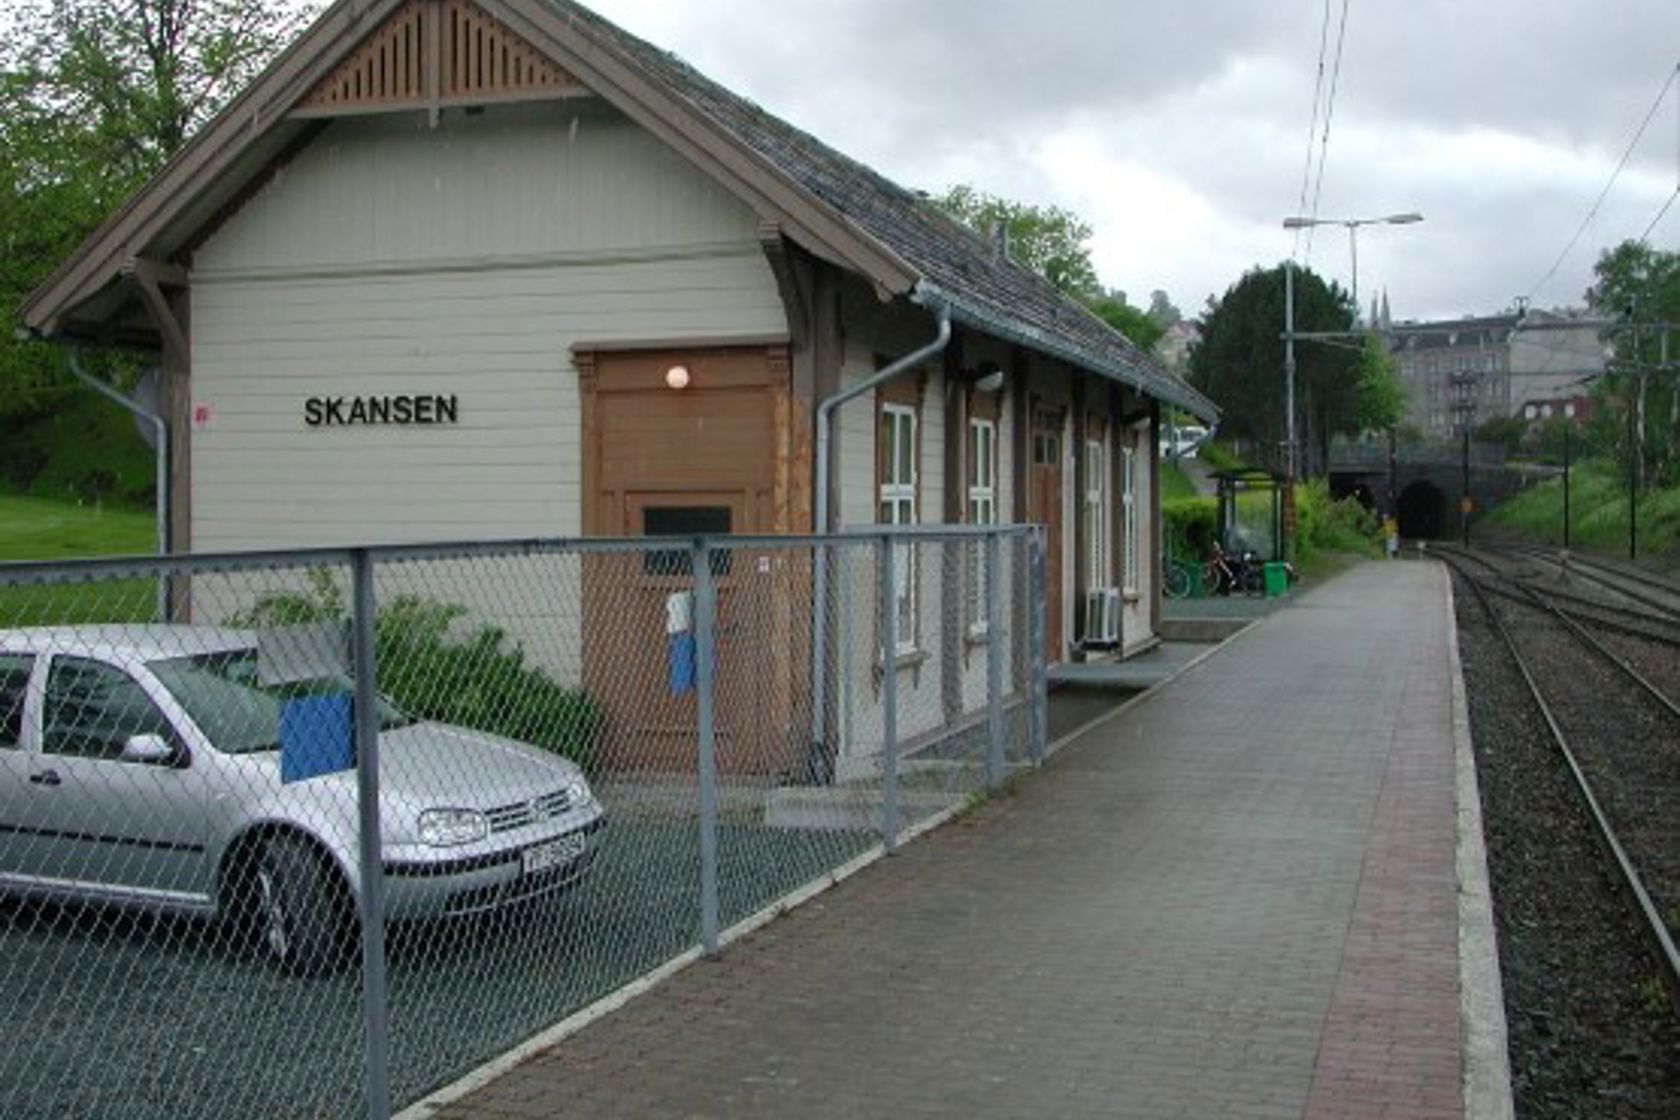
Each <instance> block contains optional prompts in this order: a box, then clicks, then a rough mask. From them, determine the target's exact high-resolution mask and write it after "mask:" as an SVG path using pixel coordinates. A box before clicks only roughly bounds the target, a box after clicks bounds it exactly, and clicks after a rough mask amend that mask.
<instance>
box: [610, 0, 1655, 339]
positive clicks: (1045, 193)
mask: <svg viewBox="0 0 1680 1120" xmlns="http://www.w3.org/2000/svg"><path fill="white" fill-rule="evenodd" d="M592 6H593V7H595V8H596V10H598V11H599V12H601V13H602V14H603V15H605V16H607V17H608V18H610V19H613V20H614V21H615V22H618V23H620V24H621V25H622V26H624V27H626V28H627V29H629V30H630V31H633V32H635V33H636V34H638V35H641V36H643V37H644V38H647V39H649V40H651V41H652V42H654V43H656V44H658V45H660V46H662V47H665V48H667V49H669V50H672V51H675V52H676V53H677V54H679V55H682V56H683V57H684V58H685V59H687V60H688V61H689V62H690V63H692V64H694V65H695V66H697V67H698V68H700V69H701V70H702V71H704V72H706V73H707V74H709V75H710V76H712V77H713V78H715V79H717V80H719V81H721V82H723V83H724V84H725V85H727V86H729V87H730V88H732V89H734V90H736V91H737V92H739V93H743V94H745V95H747V96H749V97H751V98H753V99H754V100H756V101H758V102H760V103H761V104H763V105H764V106H766V107H767V108H769V109H770V110H771V111H773V112H775V113H777V114H778V115H780V116H782V117H784V118H786V119H788V120H790V121H791V122H793V123H794V124H796V125H799V126H800V127H802V128H805V129H807V130H808V131H811V132H813V133H815V134H816V135H817V136H819V137H821V138H822V139H824V140H826V141H827V142H828V143H830V144H832V145H834V146H835V147H838V148H840V149H841V150H842V151H845V152H846V153H848V154H849V155H852V156H854V157H856V158H858V159H861V160H863V161H864V162H866V163H868V164H870V165H871V166H873V167H875V168H876V169H877V170H879V171H881V172H883V173H884V174H886V175H888V176H889V177H891V178H893V179H894V180H896V181H898V182H900V183H902V184H904V185H906V186H911V187H916V188H920V189H924V190H929V191H938V190H942V189H944V188H945V187H948V186H950V185H951V184H953V183H958V182H966V183H971V184H973V185H975V186H976V187H978V188H980V189H982V190H985V191H989V192H992V193H994V194H1001V195H1006V196H1009V197H1012V198H1018V199H1022V200H1026V201H1030V202H1034V203H1040V204H1047V203H1048V204H1055V205H1059V206H1064V207H1067V208H1069V209H1071V210H1073V211H1075V212H1077V213H1078V214H1080V215H1082V216H1083V217H1085V218H1086V219H1087V220H1088V221H1089V222H1090V223H1091V224H1092V225H1093V226H1094V227H1095V229H1096V236H1095V238H1094V239H1093V243H1092V248H1093V251H1094V257H1095V260H1096V264H1097V271H1098V273H1099V275H1100V276H1101V277H1102V279H1103V281H1104V282H1105V283H1106V284H1108V285H1110V286H1113V287H1118V288H1122V289H1124V290H1125V291H1126V292H1127V293H1128V295H1129V296H1130V298H1131V300H1132V302H1134V303H1138V304H1143V303H1145V302H1147V299H1148V294H1149V292H1150V291H1151V290H1153V289H1156V288H1162V289H1165V290H1166V291H1167V292H1168V293H1169V294H1170V295H1171V296H1172V298H1173V300H1174V302H1176V303H1177V304H1178V305H1179V306H1180V307H1181V308H1182V309H1183V310H1184V311H1185V312H1186V313H1193V312H1195V311H1198V310H1200V309H1201V308H1202V306H1203V304H1204V302H1205V300H1206V299H1207V297H1208V296H1209V295H1211V294H1216V293H1221V292H1223V291H1224V290H1225V289H1226V288H1227V287H1229V286H1230V284H1231V283H1232V282H1233V281H1235V280H1236V279H1237V278H1238V277H1239V276H1240V275H1241V273H1242V272H1243V271H1244V270H1245V269H1247V268H1250V267H1253V266H1254V265H1257V264H1267V265H1270V264H1274V263H1277V262H1278V261H1280V260H1282V259H1283V258H1284V257H1286V256H1287V255H1288V254H1289V253H1290V251H1291V249H1292V248H1293V247H1294V244H1295V238H1294V235H1292V234H1288V233H1285V232H1284V230H1283V229H1282V226H1281V222H1282V219H1283V217H1284V216H1286V215H1290V214H1295V213H1297V212H1300V211H1301V209H1302V207H1301V198H1302V183H1303V177H1304V173H1305V171H1306V168H1307V160H1308V150H1309V128H1310V126H1311V124H1312V119H1313V109H1314V92H1315V79H1316V77H1317V73H1318V65H1319V57H1320V54H1319V48H1320V42H1321V38H1323V37H1324V32H1325V28H1326V19H1325V16H1326V10H1327V7H1328V10H1329V22H1328V36H1327V38H1328V42H1327V43H1326V44H1325V60H1324V84H1325V87H1326V88H1327V87H1328V86H1329V84H1330V80H1331V77H1332V68H1333V65H1334V56H1335V47H1336V40H1337V33H1338V28H1339V26H1340V23H1341V19H1342V12H1343V2H1342V0H1328V4H1327V3H1326V0H1155V2H1153V3H1139V2H1122V0H1054V2H1050V3H1046V2H1042V0H1041V2H1037V3H1026V2H1022V0H981V2H974V0H966V2H961V3H959V2H956V0H920V2H914V0H822V2H818V0H594V3H593V5H592ZM1677 64H1680V0H1348V3H1347V4H1346V30H1345V35H1344V37H1343V47H1342V55H1341V67H1340V73H1339V76H1338V78H1337V82H1336V96H1335V100H1334V103H1333V109H1332V116H1331V120H1330V135H1329V145H1328V157H1327V159H1326V160H1325V161H1324V164H1323V178H1322V185H1321V188H1320V191H1319V196H1318V197H1319V202H1318V209H1317V213H1318V214H1319V215H1320V216H1322V217H1330V218H1358V217H1368V216H1374V215H1383V214H1391V213H1395V212H1401V211H1410V210H1415V211H1420V212H1422V213H1423V214H1424V215H1425V219H1426V220H1425V221H1424V222H1423V223H1422V224H1421V225H1410V226H1393V227H1379V228H1375V229H1362V230H1361V231H1360V233H1359V288H1360V293H1361V299H1362V302H1363V303H1365V304H1367V305H1368V304H1369V299H1370V295H1371V293H1373V292H1375V291H1377V290H1380V289H1383V288H1386V289H1387V290H1388V292H1389V293H1390V300H1391V304H1392V307H1393V312H1394V315H1395V317H1396V318H1434V317H1446V316H1452V315H1459V314H1468V313H1488V312H1493V311H1497V310H1499V309H1501V308H1503V307H1506V306H1509V305H1510V304H1511V303H1512V301H1513V299H1514V298H1515V297H1517V296H1528V295H1530V294H1532V295H1533V298H1534V301H1535V303H1536V304H1537V305H1539V306H1552V305H1558V304H1571V303H1578V302H1579V300H1580V297H1581V293H1582V291H1583V290H1584V289H1585V288H1586V286H1587V284H1588V282H1589V280H1590V277H1591V269H1592V263H1593V261H1594V260H1595V259H1596V257H1597V255H1598V252H1599V250H1600V248H1602V247H1604V246H1607V245H1611V244H1615V243H1617V242H1619V241H1621V240H1624V239H1626V238H1630V237H1638V236H1639V235H1640V234H1641V233H1643V232H1644V230H1645V229H1646V227H1647V226H1648V225H1650V223H1651V221H1652V219H1653V218H1655V217H1656V215H1657V213H1658V211H1659V210H1660V209H1661V207H1662V205H1663V203H1664V202H1665V201H1666V200H1668V199H1669V198H1670V196H1672V195H1673V194H1674V193H1675V191H1676V189H1677V187H1680V89H1677V88H1676V85H1680V83H1675V84H1673V85H1670V86H1669V88H1668V90H1667V93H1666V95H1664V97H1663V100H1662V103H1661V105H1660V107H1659V108H1658V110H1657V114H1656V116H1655V118H1654V119H1652V120H1651V122H1650V125H1649V127H1648V128H1647V129H1646V132H1645V135H1644V138H1643V139H1642V141H1641V142H1640V143H1639V145H1638V146H1637V147H1636V149H1635V150H1634V153H1633V157H1632V158H1631V160H1630V161H1629V162H1628V165H1627V167H1626V169H1625V170H1624V171H1623V172H1622V173H1621V175H1620V177H1619V178H1618V179H1617V181H1616V184H1615V186H1614V188H1613V189H1612V190H1611V191H1610V193H1609V195H1608V197H1607V198H1606V199H1605V200H1604V203H1603V206H1602V208H1601V209H1600V210H1599V212H1598V214H1597V216H1596V217H1595V218H1594V220H1593V221H1592V223H1591V224H1590V226H1589V227H1588V228H1587V230H1586V232H1585V233H1584V235H1583V236H1582V237H1581V239H1580V242H1579V243H1578V244H1577V245H1576V246H1575V247H1574V249H1573V250H1571V251H1570V252H1569V253H1568V254H1567V256H1565V257H1564V259H1563V261H1562V264H1561V265H1560V266H1559V267H1558V268H1557V269H1556V271H1555V272H1554V273H1552V275H1551V276H1550V277H1549V278H1546V277H1547V274H1548V272H1550V271H1551V270H1552V266H1553V263H1554V262H1555V261H1557V260H1558V258H1559V256H1560V254H1562V253H1563V251H1564V248H1565V246H1566V245H1568V244H1569V242H1570V239H1571V238H1572V237H1573V236H1574V235H1575V232H1576V230H1577V229H1578V228H1579V227H1580V226H1581V224H1582V221H1583V220H1584V219H1585V218H1586V216H1587V214H1588V211H1589V210H1590V208H1591V207H1592V205H1593V203H1594V201H1595V200H1596V199H1597V198H1598V196H1599V194H1600V192H1601V191H1603V190H1604V187H1605V184H1606V183H1607V182H1608V181H1609V180H1610V176H1611V173H1612V171H1613V170H1614V169H1615V167H1616V165H1617V163H1618V162H1619V161H1620V160H1621V158H1622V155H1623V153H1624V152H1625V151H1626V150H1627V148H1628V145H1629V142H1630V141H1631V140H1632V139H1633V136H1634V134H1635V132H1636V131H1637V130H1638V129H1639V126H1640V123H1641V121H1643V120H1644V119H1645V117H1646V114H1647V113H1648V112H1650V111H1651V108H1652V106H1653V104H1654V103H1655V102H1656V101H1657V98H1658V94H1659V93H1661V92H1662V90H1663V88H1664V84H1665V82H1667V81H1668V79H1669V78H1670V76H1671V75H1672V74H1673V73H1674V72H1675V68H1676V66H1677ZM1323 127H1324V121H1323V113H1322V111H1321V112H1320V114H1319V121H1318V126H1317V130H1316V131H1315V132H1312V133H1311V144H1310V147H1311V150H1312V153H1313V159H1314V161H1315V162H1314V172H1313V174H1314V176H1316V175H1317V158H1318V153H1319V150H1320V143H1321V140H1322V131H1323ZM1307 197H1308V203H1307V209H1308V210H1310V208H1311V198H1312V190H1311V188H1310V186H1309V189H1308V192H1307ZM1651 240H1652V242H1653V243H1654V244H1656V245H1659V246H1661V247H1665V248H1676V247H1680V202H1676V204H1675V205H1674V207H1673V208H1672V209H1671V210H1670V211H1669V212H1668V214H1667V216H1666V217H1664V219H1663V220H1662V222H1661V223H1660V224H1659V225H1658V226H1657V227H1656V229H1655V230H1653V232H1652V235H1651ZM1300 253H1301V255H1302V257H1303V258H1304V259H1306V260H1307V261H1308V263H1310V264H1311V265H1312V266H1313V267H1314V268H1316V269H1318V270H1319V271H1321V272H1323V273H1325V274H1326V275H1327V276H1329V277H1331V278H1333V279H1336V280H1339V281H1340V282H1341V283H1342V284H1343V285H1344V286H1346V284H1347V283H1348V280H1349V272H1350V268H1349V256H1350V254H1349V246H1348V237H1347V233H1346V231H1345V230H1344V229H1342V228H1341V227H1332V228H1329V229H1320V230H1318V231H1316V235H1315V236H1314V237H1313V238H1312V240H1311V243H1310V245H1309V244H1308V243H1307V242H1306V241H1303V242H1302V244H1301V245H1300Z"/></svg>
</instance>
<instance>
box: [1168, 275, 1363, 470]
mask: <svg viewBox="0 0 1680 1120" xmlns="http://www.w3.org/2000/svg"><path fill="white" fill-rule="evenodd" d="M1294 273H1295V280H1294V288H1295V313H1294V323H1295V330H1296V331H1297V332H1301V331H1346V330H1350V329H1352V327H1353V321H1354V315H1353V304H1352V302H1351V301H1350V300H1349V298H1348V296H1347V293H1346V292H1344V291H1342V290H1341V289H1340V288H1339V287H1337V286H1336V285H1334V284H1326V283H1325V282H1324V280H1323V279H1322V278H1320V277H1319V276H1318V274H1317V273H1315V272H1313V271H1312V270H1311V269H1307V268H1296V269H1294ZM1285 279H1286V278H1285V268H1284V266H1282V265H1279V266H1278V267H1276V268H1271V269H1260V268H1255V269H1252V270H1250V271H1249V272H1247V273H1245V274H1244V275H1243V277H1242V279H1240V280H1238V281H1237V282H1236V283H1235V284H1233V285H1232V286H1231V287H1230V288H1229V289H1228V290H1227V291H1226V293H1225V295H1224V297H1223V298H1221V299H1216V300H1212V301H1210V302H1209V305H1208V310H1207V313H1206V314H1205V315H1204V316H1203V318H1202V337H1201V340H1200V341H1199V342H1197V343H1195V344H1193V345H1192V346H1191V348H1190V382H1191V384H1193V385H1195V386H1196V387H1197V388H1198V389H1200V390H1201V391H1202V392H1203V393H1205V394H1206V395H1207V396H1209V397H1210V398H1212V400H1213V402H1214V403H1215V404H1217V405H1219V407H1220V410H1221V411H1222V412H1223V414H1224V419H1223V420H1222V421H1221V424H1222V429H1223V431H1224V432H1225V433H1226V434H1227V435H1229V436H1233V437H1240V438H1246V439H1248V440H1251V441H1252V442H1253V443H1254V445H1255V446H1258V447H1262V448H1268V449H1269V448H1278V447H1281V446H1282V444H1283V442H1284V439H1285V436H1286V434H1287V430H1288V424H1287V417H1286V415H1285V411H1286V409H1285V401H1286V399H1287V392H1286V388H1285V383H1284V382H1285V377H1284V340H1283V337H1282V335H1283V330H1284V323H1285V313H1284V312H1285V291H1284V289H1285ZM1295 349H1296V373H1295V389H1296V404H1297V408H1298V409H1299V413H1300V418H1301V420H1302V421H1303V423H1301V425H1300V427H1299V429H1298V433H1297V438H1299V439H1300V440H1301V441H1302V443H1303V444H1307V443H1308V441H1309V440H1311V441H1313V442H1314V443H1316V444H1317V446H1318V448H1319V452H1320V457H1321V459H1322V458H1323V457H1324V456H1326V455H1327V453H1328V447H1329V439H1330V436H1331V435H1332V434H1333V433H1337V432H1349V433H1355V432H1357V431H1359V430H1360V428H1361V427H1362V425H1361V423H1360V415H1359V413H1360V389H1359V386H1360V377H1359V376H1358V370H1359V369H1360V363H1361V360H1362V355H1363V351H1361V350H1358V349H1349V348H1347V347H1345V346H1329V345H1324V344H1322V343H1310V342H1300V343H1297V344H1296V348H1295ZM1363 360H1365V361H1367V362H1369V361H1370V359H1363Z"/></svg>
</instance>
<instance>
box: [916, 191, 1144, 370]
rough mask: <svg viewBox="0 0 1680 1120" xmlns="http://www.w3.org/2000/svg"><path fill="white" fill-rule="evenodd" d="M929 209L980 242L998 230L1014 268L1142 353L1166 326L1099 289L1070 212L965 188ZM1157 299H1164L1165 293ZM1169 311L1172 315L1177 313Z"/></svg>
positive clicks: (1116, 293)
mask: <svg viewBox="0 0 1680 1120" xmlns="http://www.w3.org/2000/svg"><path fill="white" fill-rule="evenodd" d="M933 204H934V205H935V206H937V207H939V209H941V210H943V211H944V212H945V213H946V214H948V215H950V216H951V217H953V218H955V219H956V220H957V221H959V222H961V223H962V224H963V225H965V226H968V227H969V228H970V229H972V230H973V231H974V232H976V233H978V234H980V235H981V236H982V237H988V238H991V237H996V236H997V235H998V229H999V227H1000V226H1001V227H1002V229H1003V230H1004V232H1005V235H1006V237H1007V240H1008V249H1009V256H1010V258H1011V259H1012V260H1014V261H1015V263H1016V264H1019V265H1022V266H1023V267H1025V268H1028V269H1031V270H1032V271H1033V272H1036V273H1038V274H1039V275H1040V276H1042V277H1044V278H1045V279H1046V280H1048V281H1050V283H1051V284H1053V285H1055V287H1056V288H1057V289H1058V290H1060V291H1061V292H1062V293H1063V294H1064V295H1068V296H1072V297H1073V298H1074V299H1077V300H1079V301H1081V302H1082V303H1084V304H1085V306H1086V307H1089V308H1090V309H1091V311H1092V312H1093V313H1094V314H1095V315H1096V316H1097V317H1098V318H1099V319H1101V320H1102V321H1103V322H1105V323H1107V324H1108V325H1109V326H1111V327H1113V328H1114V329H1115V330H1117V331H1119V332H1120V333H1121V334H1123V335H1125V336H1126V338H1127V339H1129V340H1130V341H1131V342H1132V344H1133V345H1135V346H1137V347H1138V348H1139V349H1140V350H1145V351H1148V350H1153V349H1154V348H1155V343H1156V342H1158V341H1160V338H1161V334H1162V332H1163V331H1164V330H1165V329H1166V327H1167V326H1168V325H1170V324H1157V323H1156V322H1154V321H1153V319H1152V316H1150V315H1147V314H1145V313H1144V312H1142V311H1140V310H1138V309H1137V308H1135V307H1133V306H1132V305H1131V304H1130V303H1128V302H1127V301H1126V293H1125V292H1122V291H1120V290H1119V289H1112V290H1105V289H1104V288H1103V287H1102V285H1101V284H1100V283H1099V282H1098V280H1097V270H1096V267H1095V266H1094V265H1093V264H1092V263H1091V250H1090V249H1089V248H1088V247H1087V245H1086V243H1087V242H1088V241H1090V240H1091V226H1090V224H1089V223H1087V222H1086V221H1085V219H1083V218H1081V217H1080V216H1079V215H1077V214H1075V213H1073V212H1072V211H1069V210H1063V209H1062V208H1061V207H1059V206H1033V205H1031V204H1030V203H1025V202H1016V201H1014V200H1012V199H1007V198H999V197H998V196H996V195H990V194H986V193H984V192H982V191H977V190H975V189H974V188H973V187H970V186H967V185H963V184H959V185H957V186H954V187H952V188H951V189H950V190H948V191H946V192H945V193H944V194H943V195H940V196H938V197H937V198H935V199H934V200H933ZM1155 295H1156V296H1159V297H1161V299H1162V300H1165V298H1166V293H1165V292H1156V293H1155ZM1168 306H1171V304H1170V303H1169V304H1168ZM1173 311H1174V314H1175V315H1176V314H1177V309H1176V308H1174V309H1173ZM1173 321H1174V322H1176V321H1177V320H1176V319H1175V320H1173Z"/></svg>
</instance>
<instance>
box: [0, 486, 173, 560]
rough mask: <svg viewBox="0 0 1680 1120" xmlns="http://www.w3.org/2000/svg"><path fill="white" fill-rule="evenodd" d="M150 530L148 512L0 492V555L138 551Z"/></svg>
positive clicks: (145, 548)
mask: <svg viewBox="0 0 1680 1120" xmlns="http://www.w3.org/2000/svg"><path fill="white" fill-rule="evenodd" d="M155 532H156V530H155V528H154V522H153V519H152V515H151V514H150V513H145V512H137V511H135V510H129V509H102V508H100V507H99V506H80V505H76V504H75V503H74V502H61V501H55V500H53V499H50V498H32V497H27V496H24V495H19V494H0V560H63V559H67V558H69V557H72V556H133V555H143V554H146V553H150V552H152V551H153V549H154V548H156V541H157V538H156V536H155Z"/></svg>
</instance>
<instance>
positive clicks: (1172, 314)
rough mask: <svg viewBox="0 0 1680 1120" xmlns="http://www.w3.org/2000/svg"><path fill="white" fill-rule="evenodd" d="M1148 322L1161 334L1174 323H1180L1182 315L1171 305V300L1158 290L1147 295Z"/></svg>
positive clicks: (1182, 318)
mask: <svg viewBox="0 0 1680 1120" xmlns="http://www.w3.org/2000/svg"><path fill="white" fill-rule="evenodd" d="M1147 314H1148V316H1149V321H1150V322H1151V323H1154V324H1155V325H1156V326H1157V327H1160V328H1161V330H1162V331H1163V332H1165V331H1166V329H1167V328H1168V327H1170V326H1172V325H1173V324H1174V323H1178V322H1182V321H1183V320H1184V315H1183V314H1182V313H1181V312H1180V311H1179V310H1178V308H1177V307H1175V306H1174V305H1173V301H1172V298H1171V297H1170V296H1168V295H1167V293H1166V292H1164V291H1162V290H1161V289H1160V288H1156V289H1155V290H1154V291H1153V292H1150V293H1149V310H1148V312H1147Z"/></svg>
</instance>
